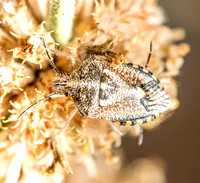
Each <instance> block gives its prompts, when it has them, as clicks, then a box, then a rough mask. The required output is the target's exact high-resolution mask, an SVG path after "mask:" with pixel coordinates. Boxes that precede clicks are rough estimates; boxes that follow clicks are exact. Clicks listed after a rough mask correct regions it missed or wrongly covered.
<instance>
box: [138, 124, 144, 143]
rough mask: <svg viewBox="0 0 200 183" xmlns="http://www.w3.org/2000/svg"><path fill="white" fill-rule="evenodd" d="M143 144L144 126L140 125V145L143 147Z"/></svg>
mask: <svg viewBox="0 0 200 183" xmlns="http://www.w3.org/2000/svg"><path fill="white" fill-rule="evenodd" d="M142 142H143V127H142V125H140V135H139V137H138V145H139V146H140V145H142Z"/></svg>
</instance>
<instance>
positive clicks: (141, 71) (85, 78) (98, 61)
mask: <svg viewBox="0 0 200 183" xmlns="http://www.w3.org/2000/svg"><path fill="white" fill-rule="evenodd" d="M96 48H97V46H95V48H94V47H93V49H92V48H89V47H88V50H89V51H88V50H87V49H86V51H84V53H85V55H84V56H80V58H81V60H82V64H81V67H80V68H79V69H78V70H76V72H74V73H73V74H71V77H70V79H69V78H68V76H63V77H59V78H57V79H56V80H55V81H54V83H53V85H54V87H55V89H56V90H58V91H61V92H65V91H69V90H70V93H69V94H70V95H71V97H72V98H73V99H74V101H75V103H76V105H77V107H78V110H79V111H80V112H81V113H82V114H83V115H84V116H87V117H92V118H98V119H105V120H110V121H112V122H114V123H116V124H119V125H123V126H132V125H135V124H139V125H142V124H144V123H147V122H150V121H152V120H154V119H155V118H157V117H158V116H159V115H160V114H161V113H163V112H164V111H166V110H167V109H168V108H169V106H170V103H171V100H170V96H169V95H168V94H167V93H166V92H165V90H164V88H163V87H162V86H161V84H160V82H159V80H158V79H157V77H156V76H155V75H154V74H153V73H152V72H151V71H149V70H147V69H146V68H144V67H142V66H140V65H136V64H132V63H128V64H121V65H119V66H116V65H114V64H112V63H111V62H110V61H109V60H107V58H110V57H112V56H113V55H115V56H116V55H117V54H116V53H114V52H110V51H109V52H106V53H104V52H101V51H99V50H100V49H96ZM84 49H85V48H84ZM97 50H98V51H97ZM98 55H101V56H102V55H103V56H105V57H103V58H102V57H98ZM119 56H120V55H119ZM149 58H150V57H149Z"/></svg>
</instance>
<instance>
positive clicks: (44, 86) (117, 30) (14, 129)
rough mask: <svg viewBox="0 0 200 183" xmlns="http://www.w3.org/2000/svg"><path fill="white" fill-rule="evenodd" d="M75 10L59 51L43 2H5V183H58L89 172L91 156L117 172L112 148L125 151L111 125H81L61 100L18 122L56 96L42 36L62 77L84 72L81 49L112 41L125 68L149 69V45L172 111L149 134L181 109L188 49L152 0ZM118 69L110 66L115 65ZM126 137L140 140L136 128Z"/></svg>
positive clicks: (0, 72)
mask: <svg viewBox="0 0 200 183" xmlns="http://www.w3.org/2000/svg"><path fill="white" fill-rule="evenodd" d="M71 6H73V7H72V8H71V9H72V11H73V16H72V17H70V18H69V20H68V19H66V24H67V23H68V24H69V25H73V26H72V27H71V26H68V29H70V30H67V31H66V32H67V34H69V35H67V36H66V35H65V37H67V39H70V41H68V43H67V40H66V44H62V45H61V46H60V47H59V51H58V48H57V47H58V46H57V44H56V42H55V41H54V39H53V38H52V37H51V33H50V32H49V31H47V30H46V28H45V26H46V25H48V23H49V22H48V20H47V24H45V23H44V22H43V23H42V21H43V20H45V19H46V17H47V16H48V15H47V2H46V1H29V0H28V1H24V0H20V1H15V0H12V1H1V2H0V81H1V82H0V91H1V96H0V116H1V124H0V125H1V134H0V138H1V143H0V165H4V168H3V170H2V169H1V173H0V180H5V181H7V182H17V181H19V182H23V181H24V182H26V181H27V180H28V178H30V177H31V175H30V174H31V173H32V174H33V175H41V176H43V177H42V178H41V179H45V181H47V182H48V180H49V179H47V178H44V177H45V175H46V174H45V173H49V174H51V178H50V179H52V180H56V182H59V181H62V179H63V177H64V171H65V172H68V173H72V169H71V166H74V164H75V163H85V164H87V165H88V166H91V167H92V165H93V164H94V162H93V163H92V162H91V161H92V160H91V155H93V154H95V153H98V152H100V153H101V154H102V155H103V156H104V157H105V160H106V161H107V162H108V163H109V164H113V165H115V166H119V164H120V161H119V157H117V156H115V155H114V154H113V153H112V147H113V144H114V145H115V146H120V140H121V136H120V135H119V134H118V133H117V132H116V131H115V130H114V129H113V128H112V127H111V125H110V124H109V123H108V121H104V120H97V119H89V118H86V117H83V116H82V115H81V114H80V113H79V112H77V109H76V105H75V104H74V102H73V99H72V98H70V97H66V96H64V95H58V96H55V97H54V98H52V99H51V100H47V101H44V102H41V103H39V104H37V105H36V106H34V107H33V108H32V109H30V110H28V111H27V112H26V113H25V114H24V115H23V116H22V117H21V118H20V119H19V120H18V121H16V119H17V117H18V116H19V115H20V114H21V112H23V111H24V110H25V109H26V108H27V107H28V106H30V105H31V104H33V103H35V102H37V101H38V100H40V99H42V98H43V97H44V96H46V95H48V94H50V93H53V92H55V91H54V90H53V88H52V81H53V80H54V79H55V77H57V75H56V73H55V72H54V70H53V69H52V67H51V66H50V64H49V59H48V57H47V54H46V51H45V49H44V46H43V44H42V42H41V40H40V38H39V37H40V36H42V37H44V39H45V41H46V43H47V46H48V47H49V49H50V53H51V55H52V56H53V57H54V62H55V63H56V65H57V67H58V68H59V70H60V71H61V72H62V73H70V72H72V71H74V70H76V69H77V68H79V67H80V65H81V62H80V60H79V57H78V55H77V49H78V47H80V46H81V45H83V44H85V43H87V44H92V45H95V44H103V43H106V42H107V41H109V40H112V44H113V45H114V47H113V50H114V51H115V52H118V53H121V54H122V55H123V57H124V58H127V59H124V60H122V61H123V62H125V61H126V62H127V61H128V59H130V60H132V61H133V62H134V63H136V64H140V65H145V64H146V60H147V56H148V53H149V45H150V41H151V40H152V42H153V53H152V57H151V60H150V63H149V66H148V69H149V70H151V71H152V72H153V73H155V74H156V75H158V77H159V79H160V81H161V82H162V83H163V85H164V88H165V90H166V91H167V92H168V93H169V94H170V96H171V98H172V104H171V106H170V109H169V110H168V111H167V112H166V113H165V114H163V115H162V116H160V117H159V118H158V119H157V120H155V121H153V122H150V123H148V124H145V125H144V128H145V129H151V128H153V127H154V126H157V125H158V124H159V123H160V122H162V121H163V120H164V119H165V118H166V116H167V115H168V113H171V112H172V111H174V110H175V109H176V108H177V107H178V99H177V85H176V81H175V79H174V77H175V76H177V75H178V74H179V72H180V69H181V67H182V65H183V62H184V60H183V57H184V56H185V55H186V54H187V53H188V52H189V46H188V45H187V44H185V43H181V44H178V45H177V44H173V42H175V41H179V40H181V39H183V38H184V36H185V33H184V30H182V29H180V28H178V29H170V28H168V27H167V26H164V25H163V21H164V15H163V12H162V10H161V8H160V7H158V6H157V2H156V1H155V0H127V1H123V0H116V1H114V0H111V1H101V2H98V1H90V0H86V1H81V0H77V1H76V2H75V3H71ZM71 28H72V29H71ZM58 32H59V31H58ZM63 33H65V32H61V33H60V35H62V34H63ZM60 35H59V36H60ZM55 40H56V38H55ZM120 62H121V61H119V60H116V59H115V58H113V64H116V65H119V64H120ZM75 112H76V114H75ZM73 114H75V116H74V117H73V118H72V115H73ZM71 118H72V119H71ZM128 131H129V132H130V133H131V134H133V135H138V133H139V132H138V127H131V128H129V129H128ZM70 165H71V166H70ZM132 171H133V170H132ZM30 172H31V173H30ZM29 175H30V176H29ZM13 180H14V181H13ZM110 182H111V181H110Z"/></svg>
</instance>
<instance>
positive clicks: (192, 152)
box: [122, 0, 200, 183]
mask: <svg viewBox="0 0 200 183" xmlns="http://www.w3.org/2000/svg"><path fill="white" fill-rule="evenodd" d="M159 4H160V5H161V6H162V7H163V9H164V11H165V14H166V17H167V22H166V24H167V25H168V26H169V27H171V28H176V27H183V28H184V29H185V30H186V38H185V40H184V41H183V42H186V43H188V44H189V45H190V46H191V52H190V53H189V54H188V55H187V56H186V57H185V63H184V66H183V68H182V72H181V74H180V76H178V78H177V81H178V87H179V97H178V98H179V100H180V107H179V108H178V109H177V110H176V111H175V112H174V114H173V115H172V117H170V118H169V119H168V120H167V121H165V122H164V123H162V124H161V125H160V126H159V127H158V128H156V129H154V130H152V131H150V132H146V131H145V132H144V142H143V144H142V146H139V147H138V146H137V139H133V138H132V137H130V136H126V137H124V138H123V142H122V147H123V151H124V153H125V158H126V159H125V161H126V164H125V166H127V164H129V162H131V161H134V160H135V159H137V158H148V157H159V158H161V159H162V160H163V162H164V164H165V168H166V174H167V182H169V183H180V182H181V183H188V182H192V183H199V182H200V131H199V130H200V11H199V7H200V1H197V0H191V1H187V0H176V1H169V0H160V1H159Z"/></svg>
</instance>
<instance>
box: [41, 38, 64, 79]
mask: <svg viewBox="0 0 200 183" xmlns="http://www.w3.org/2000/svg"><path fill="white" fill-rule="evenodd" d="M40 39H41V41H42V43H43V45H44V48H45V50H46V53H47V56H48V57H49V61H50V63H51V66H52V67H53V68H54V70H55V71H56V73H57V74H58V75H59V76H60V77H63V76H62V74H61V73H60V72H59V71H58V69H57V67H56V66H55V64H54V62H53V58H52V56H51V55H50V53H49V48H48V47H47V45H46V43H45V40H44V38H43V37H40Z"/></svg>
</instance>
